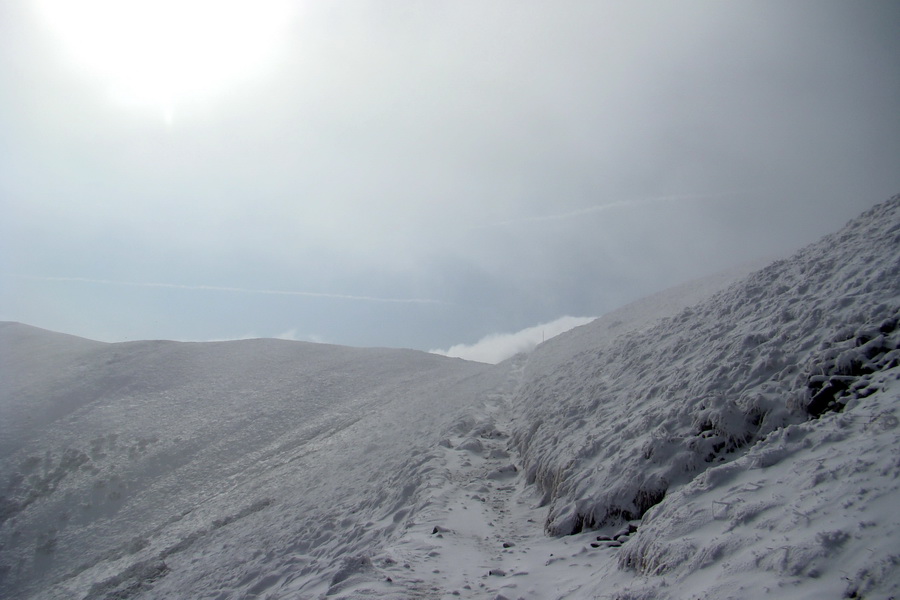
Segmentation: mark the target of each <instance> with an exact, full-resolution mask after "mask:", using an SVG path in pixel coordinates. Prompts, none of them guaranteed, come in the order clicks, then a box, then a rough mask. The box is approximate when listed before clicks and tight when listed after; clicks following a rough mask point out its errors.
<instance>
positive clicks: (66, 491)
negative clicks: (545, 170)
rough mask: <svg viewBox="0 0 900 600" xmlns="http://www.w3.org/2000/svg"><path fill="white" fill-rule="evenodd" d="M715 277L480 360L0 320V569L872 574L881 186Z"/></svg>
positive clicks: (422, 585) (663, 592)
mask: <svg viewBox="0 0 900 600" xmlns="http://www.w3.org/2000/svg"><path fill="white" fill-rule="evenodd" d="M722 285H723V282H722V281H721V280H720V281H719V282H718V283H716V282H712V283H710V284H708V285H701V284H692V285H691V286H688V287H686V288H685V287H683V288H681V289H680V290H677V291H673V292H670V293H668V294H662V295H659V296H657V297H654V298H652V299H648V300H645V301H642V302H639V303H635V304H634V305H631V306H629V307H625V308H623V309H621V310H619V311H616V312H615V313H611V314H609V315H606V316H605V317H603V318H601V319H598V320H597V321H595V322H593V323H590V324H588V325H585V326H582V327H579V328H577V329H574V330H572V331H570V332H567V333H565V334H562V335H560V336H559V337H556V338H553V339H551V340H549V341H548V342H546V343H545V344H542V345H540V346H538V348H537V349H535V350H534V351H533V352H532V353H531V354H530V355H528V356H517V357H515V358H514V359H511V360H508V361H506V362H504V363H501V364H499V365H484V364H480V363H473V362H466V361H462V360H458V359H450V358H445V357H441V356H435V355H430V354H426V353H421V352H414V351H402V350H384V349H366V350H364V349H352V348H342V347H335V346H327V345H313V344H305V343H302V342H287V341H278V340H246V341H237V342H219V343H204V344H186V343H175V342H133V343H126V344H103V343H98V342H92V341H88V340H82V339H79V338H73V337H71V336H65V335H62V334H56V333H51V332H47V331H43V330H39V329H35V328H32V327H28V326H25V325H20V324H15V323H3V324H0V461H2V462H0V494H2V499H0V597H4V598H7V597H8V598H30V599H35V600H37V599H44V598H49V599H53V598H66V599H69V598H91V599H94V598H100V599H113V598H118V599H122V598H134V599H138V598H147V599H149V598H172V599H176V598H179V599H180V598H208V599H218V600H225V599H232V598H233V599H238V598H266V599H276V598H277V599H281V598H284V599H288V598H290V599H297V598H300V599H303V598H324V597H328V598H363V597H369V598H454V597H468V598H485V599H488V598H489V599H495V598H507V599H510V600H511V599H514V598H529V599H543V598H620V599H623V600H624V599H626V598H647V599H650V598H672V599H681V598H757V597H762V596H764V595H766V594H770V595H771V596H772V597H796V598H807V597H808V598H820V597H845V598H863V597H864V598H888V597H895V596H897V595H898V594H900V576H898V575H897V573H898V572H900V544H898V542H897V541H896V540H897V539H898V538H900V517H898V516H897V514H898V513H897V509H898V508H900V504H898V503H900V500H898V498H900V489H898V488H900V428H898V415H897V406H898V399H900V381H898V377H900V350H898V344H900V329H898V321H900V196H898V197H895V198H893V199H891V200H890V201H888V202H886V203H884V204H881V205H879V206H877V207H875V208H874V209H872V210H871V211H869V212H867V213H866V214H864V215H862V216H861V217H859V218H858V219H856V220H855V221H853V222H852V223H850V224H849V225H848V226H847V227H846V228H845V229H843V230H841V231H840V232H838V233H836V234H833V235H831V236H829V237H827V238H825V239H824V240H822V241H821V242H819V243H817V244H814V245H812V246H810V247H808V248H806V249H804V250H803V251H801V252H799V253H798V254H796V255H795V256H793V257H791V258H788V259H785V260H781V261H777V262H776V263H774V264H772V265H770V266H768V267H766V268H764V269H762V270H760V271H757V272H755V273H753V274H751V275H750V276H748V277H746V278H745V279H742V280H741V281H739V282H737V283H735V284H733V285H731V286H730V287H728V288H727V289H725V290H722V291H718V292H717V293H714V292H715V290H718V289H720V288H721V287H722ZM700 298H706V299H705V300H702V301H700V302H699V303H696V304H691V302H689V301H688V300H696V299H700ZM688 304H691V305H690V306H689V307H687V308H685V306H687V305H688ZM660 317H662V319H660Z"/></svg>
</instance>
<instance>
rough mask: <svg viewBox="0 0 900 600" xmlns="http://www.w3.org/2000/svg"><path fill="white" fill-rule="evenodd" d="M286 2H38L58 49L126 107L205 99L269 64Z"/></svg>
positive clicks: (163, 107) (288, 7) (289, 8)
mask: <svg viewBox="0 0 900 600" xmlns="http://www.w3.org/2000/svg"><path fill="white" fill-rule="evenodd" d="M293 4H294V3H293V2H291V0H80V1H79V2H73V1H72V0H39V2H38V7H39V10H40V12H41V14H42V15H43V17H44V18H45V19H46V22H47V24H48V25H49V26H50V28H51V29H52V30H53V31H54V32H55V33H56V35H57V36H58V37H59V39H60V41H61V43H62V47H63V50H64V52H65V53H66V55H67V57H68V58H69V59H71V61H72V62H73V63H74V64H76V65H78V66H79V67H80V68H82V69H85V70H87V71H89V72H90V73H91V74H92V75H93V76H95V77H99V78H100V80H101V81H103V82H104V85H106V86H108V89H109V91H110V92H111V94H112V96H113V97H114V98H115V99H116V100H117V101H118V102H120V103H122V104H125V105H130V106H139V107H149V108H152V109H154V110H157V109H158V110H159V111H161V112H162V114H163V115H164V116H165V118H166V120H167V121H169V122H171V120H172V117H173V113H174V112H175V110H176V108H178V107H183V106H187V105H189V104H192V103H197V102H207V101H209V100H210V99H212V98H213V97H215V96H217V95H219V94H222V93H223V92H225V91H227V90H228V89H229V88H231V87H232V86H235V85H237V84H239V83H240V82H241V81H244V80H246V79H248V78H250V77H252V76H253V75H256V74H258V73H260V72H261V71H262V70H263V69H264V68H265V66H266V65H268V64H270V63H271V62H272V61H273V59H274V56H275V54H276V52H277V49H278V46H279V43H280V42H282V41H283V40H284V37H285V34H286V31H287V26H288V24H289V23H290V20H291V18H292V17H293V14H294V6H293Z"/></svg>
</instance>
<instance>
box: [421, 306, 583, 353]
mask: <svg viewBox="0 0 900 600" xmlns="http://www.w3.org/2000/svg"><path fill="white" fill-rule="evenodd" d="M595 318H596V317H560V318H559V319H556V320H555V321H551V322H550V323H543V324H541V325H535V326H534V327H529V328H527V329H523V330H521V331H518V332H516V333H492V334H490V335H487V336H485V337H483V338H481V339H480V340H478V341H477V342H475V343H474V344H457V345H455V346H451V347H450V348H448V349H447V350H431V352H432V353H433V354H442V355H444V356H452V357H454V358H464V359H466V360H475V361H478V362H484V363H492V364H497V363H499V362H501V361H504V360H506V359H507V358H510V357H511V356H515V355H516V354H518V353H520V352H530V351H531V350H532V349H534V347H535V346H537V345H538V344H540V343H541V342H542V341H544V340H549V339H550V338H552V337H554V336H557V335H559V334H561V333H563V332H566V331H568V330H570V329H572V328H573V327H578V326H579V325H584V324H585V323H590V322H591V321H593V320H594V319H595Z"/></svg>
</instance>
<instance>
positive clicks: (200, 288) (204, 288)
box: [17, 275, 445, 304]
mask: <svg viewBox="0 0 900 600" xmlns="http://www.w3.org/2000/svg"><path fill="white" fill-rule="evenodd" d="M17 277H21V278H24V279H33V280H38V281H58V282H72V283H94V284H98V285H123V286H129V287H147V288H171V289H178V290H194V291H210V292H234V293H239V294H265V295H272V296H306V297H309V298H332V299H335V300H357V301H361V302H387V303H397V304H445V303H444V302H442V301H440V300H432V299H430V298H383V297H378V296H357V295H352V294H329V293H324V292H309V291H298V290H267V289H252V288H242V287H229V286H219V285H184V284H179V283H159V282H146V281H112V280H109V279H93V278H90V277H42V276H38V275H18V276H17Z"/></svg>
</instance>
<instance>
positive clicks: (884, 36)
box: [0, 0, 900, 350]
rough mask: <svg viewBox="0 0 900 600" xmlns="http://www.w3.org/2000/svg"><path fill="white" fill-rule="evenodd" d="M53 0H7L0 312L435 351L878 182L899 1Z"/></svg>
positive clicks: (602, 300)
mask: <svg viewBox="0 0 900 600" xmlns="http://www.w3.org/2000/svg"><path fill="white" fill-rule="evenodd" d="M66 4H75V3H71V2H69V3H65V2H60V1H59V0H6V1H5V2H4V3H3V4H2V7H0V90H2V94H0V320H13V321H20V322H24V323H28V324H31V325H35V326H38V327H44V328H47V329H53V330H57V331H63V332H66V333H72V334H75V335H80V336H85V337H89V338H93V339H100V340H105V341H122V340H133V339H149V338H154V339H155V338H165V339H178V340H217V339H234V338H240V337H285V338H290V339H299V340H309V341H317V342H327V343H335V344H346V345H354V346H388V347H409V348H417V349H423V350H429V349H435V348H447V349H448V348H450V347H452V346H458V345H460V344H474V343H475V342H477V341H478V340H481V339H483V338H485V337H491V336H494V337H496V336H498V335H503V334H508V333H512V332H520V331H523V330H529V329H532V328H534V327H535V326H536V325H538V324H542V323H543V324H546V323H552V322H569V323H574V322H581V321H579V320H578V319H579V318H583V317H590V316H597V315H600V314H603V313H605V312H607V311H609V310H612V309H614V308H617V307H618V306H621V305H622V304H624V303H627V302H629V301H631V300H635V299H638V298H640V297H643V296H645V295H647V294H650V293H654V292H657V291H659V290H662V289H665V288H667V287H670V286H672V285H676V284H679V283H682V282H684V281H687V280H690V279H694V278H698V277H703V276H705V275H708V274H712V273H714V272H717V271H720V270H723V269H727V268H729V267H730V266H732V265H734V264H739V263H742V262H746V261H752V260H757V259H759V258H761V257H768V256H771V257H776V256H779V255H781V254H784V253H787V252H790V251H792V250H795V249H797V248H799V247H802V246H803V245H805V244H807V243H809V242H812V241H814V240H816V239H818V238H819V237H821V236H822V235H824V234H826V233H829V232H831V231H834V230H836V229H838V228H840V227H841V226H842V225H843V224H844V223H845V222H846V221H847V220H849V219H850V218H852V217H854V216H856V215H857V214H858V213H860V212H862V211H863V210H865V209H867V208H869V207H871V206H873V205H874V204H877V203H878V202H881V201H883V200H885V199H887V198H888V197H890V196H892V195H894V194H896V193H898V192H900V169H898V165H900V119H898V118H897V114H898V113H900V110H898V109H900V58H898V57H900V36H897V35H896V32H897V31H900V4H898V3H896V2H894V1H882V2H879V1H870V2H865V3H860V2H853V3H851V2H838V1H828V0H822V1H820V0H815V1H812V0H810V1H799V0H788V1H781V0H779V1H766V0H761V1H754V2H727V3H726V2H713V1H685V2H661V1H656V2H651V1H640V0H639V1H635V2H627V3H624V2H602V1H596V0H592V1H587V0H585V1H570V0H562V1H560V2H553V3H549V2H545V1H543V0H516V1H511V0H496V1H492V2H482V1H480V0H479V1H475V0H454V1H449V0H447V1H441V0H434V1H429V2H424V1H410V2H385V1H381V2H378V1H367V0H334V1H328V2H325V1H313V0H307V1H293V2H292V1H289V0H257V1H255V2H240V1H235V2H230V3H229V2H212V3H211V2H208V1H203V0H183V1H182V2H171V0H169V1H163V0H157V1H156V2H153V3H147V2H141V1H138V2H133V3H132V4H133V8H127V7H131V6H132V4H129V3H126V2H123V1H120V2H109V1H106V2H104V1H103V0H90V1H88V0H85V1H84V2H80V3H78V4H77V10H74V12H73V8H72V7H66ZM122 7H126V8H122ZM129 11H131V12H129ZM566 317H571V318H572V319H569V320H566V319H565V318H566ZM532 330H533V329H532Z"/></svg>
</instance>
